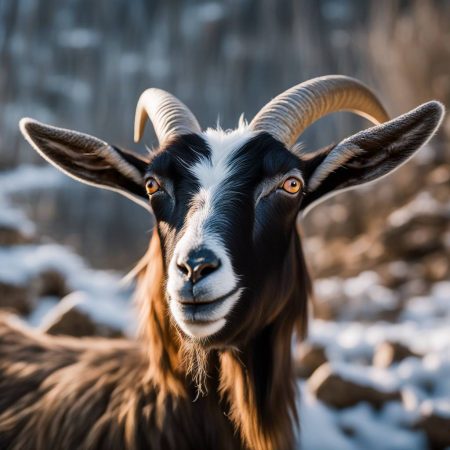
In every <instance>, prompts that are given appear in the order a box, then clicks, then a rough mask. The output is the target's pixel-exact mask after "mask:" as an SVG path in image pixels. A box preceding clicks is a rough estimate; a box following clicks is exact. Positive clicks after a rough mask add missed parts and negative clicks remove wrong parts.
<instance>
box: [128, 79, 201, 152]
mask: <svg viewBox="0 0 450 450" xmlns="http://www.w3.org/2000/svg"><path fill="white" fill-rule="evenodd" d="M147 117H148V118H149V119H150V120H151V122H152V124H153V127H154V129H155V132H156V136H157V137H158V141H159V143H160V144H163V143H164V142H165V141H166V140H167V139H168V138H169V137H171V136H174V135H180V134H189V133H200V131H201V129H200V125H199V124H198V122H197V119H196V118H195V117H194V115H193V114H192V112H191V111H190V110H189V108H188V107H187V106H186V105H185V104H184V103H182V102H180V100H178V99H177V98H175V97H174V96H173V95H172V94H169V93H168V92H166V91H163V90H162V89H154V88H153V89H147V90H146V91H144V92H143V93H142V94H141V96H140V97H139V101H138V104H137V107H136V115H135V119H134V141H135V142H139V141H140V140H141V138H142V134H143V133H144V128H145V123H146V121H147Z"/></svg>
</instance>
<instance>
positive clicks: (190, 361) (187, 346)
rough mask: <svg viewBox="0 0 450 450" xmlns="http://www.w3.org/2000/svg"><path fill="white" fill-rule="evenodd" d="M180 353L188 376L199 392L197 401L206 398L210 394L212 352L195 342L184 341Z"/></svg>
mask: <svg viewBox="0 0 450 450" xmlns="http://www.w3.org/2000/svg"><path fill="white" fill-rule="evenodd" d="M180 352H181V357H182V363H183V367H184V368H185V370H186V374H187V375H188V376H190V377H191V378H192V381H193V383H194V386H195V389H196V391H197V395H196V398H195V400H196V399H197V398H199V397H205V396H206V395H207V394H208V386H207V378H208V362H209V355H210V352H211V351H210V350H208V349H206V348H205V347H203V346H202V345H201V344H199V343H197V342H195V341H191V340H183V341H182V343H181V347H180Z"/></svg>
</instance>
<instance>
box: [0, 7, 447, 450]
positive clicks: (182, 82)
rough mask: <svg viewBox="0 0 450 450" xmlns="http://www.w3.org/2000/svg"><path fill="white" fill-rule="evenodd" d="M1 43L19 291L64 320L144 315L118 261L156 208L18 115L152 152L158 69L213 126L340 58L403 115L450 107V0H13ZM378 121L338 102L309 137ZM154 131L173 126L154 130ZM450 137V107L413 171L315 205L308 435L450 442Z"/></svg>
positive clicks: (124, 262)
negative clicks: (95, 173)
mask: <svg viewBox="0 0 450 450" xmlns="http://www.w3.org/2000/svg"><path fill="white" fill-rule="evenodd" d="M0 61H1V66H0V307H3V308H9V309H13V310H15V311H16V312H18V313H19V314H21V315H22V316H23V317H24V318H26V320H28V322H29V323H31V324H32V325H35V326H38V327H40V328H42V329H44V330H45V331H47V332H50V333H54V334H61V333H62V334H75V335H92V334H100V335H106V336H118V335H121V334H122V333H124V332H125V333H132V332H133V319H132V315H131V312H127V313H126V314H125V313H124V311H129V310H130V307H129V294H130V288H123V287H120V286H119V284H118V280H119V278H120V276H121V275H123V274H124V273H125V272H127V271H128V270H130V269H131V268H132V267H133V264H134V263H135V262H136V261H137V260H138V259H139V258H140V257H141V256H142V255H143V254H144V252H145V250H146V247H147V245H148V239H149V236H150V232H151V229H152V224H153V221H152V218H151V217H150V216H149V215H148V214H147V213H146V212H145V211H143V210H142V209H141V208H140V207H139V206H136V205H134V204H132V203H131V202H129V201H128V200H126V199H123V198H122V197H120V196H118V195H116V194H114V193H111V192H107V191H101V190H97V189H94V188H91V187H87V186H83V185H81V184H79V183H76V182H75V181H72V180H70V179H68V178H66V177H65V176H63V175H61V174H60V173H59V172H57V170H56V169H54V168H53V167H49V165H48V164H47V163H45V162H44V161H43V160H42V159H41V158H40V157H39V156H38V155H37V154H36V153H35V152H34V151H33V150H32V149H31V148H30V146H29V145H28V144H27V143H26V142H25V141H24V139H23V138H22V136H21V135H20V133H19V131H18V125H17V124H18V121H19V119H20V118H21V117H23V116H31V117H33V118H35V119H37V120H40V121H43V122H48V123H51V124H53V125H56V126H60V127H66V128H72V129H76V130H79V131H83V132H87V133H90V134H93V135H95V136H98V137H100V138H102V139H104V140H107V141H108V142H110V143H113V144H115V145H118V146H122V147H124V148H128V149H132V150H135V151H137V152H141V153H145V151H146V150H145V147H144V145H135V144H133V142H132V125H133V119H134V109H135V106H136V102H137V99H138V97H139V95H140V93H141V92H142V91H143V90H144V89H146V88H148V87H160V88H163V89H166V90H168V91H170V92H171V93H173V94H175V95H176V96H177V97H179V98H180V99H181V100H182V101H184V102H185V103H186V104H187V105H188V106H189V107H190V108H191V109H192V111H193V112H194V113H195V114H196V116H197V117H198V119H199V121H200V123H201V124H202V126H203V127H205V128H206V127H208V126H211V127H213V126H215V125H216V124H217V122H218V121H219V122H220V124H221V126H222V127H223V128H233V127H235V126H236V125H237V121H238V118H239V116H240V114H241V113H244V114H245V117H246V118H247V119H249V120H251V118H252V117H253V115H254V114H255V113H256V112H257V111H258V110H259V109H260V108H261V107H262V106H263V105H264V104H265V103H266V102H267V101H269V100H270V99H271V98H272V97H274V96H276V95H277V94H278V93H280V92H282V91H283V90H285V89H287V88H289V87H291V86H292V85H294V84H297V83H299V82H301V81H303V80H306V79H309V78H312V77H315V76H320V75H326V74H332V73H339V74H345V75H350V76H353V77H356V78H359V79H361V80H363V81H364V82H365V83H366V84H368V85H369V86H371V87H373V88H374V90H375V91H376V92H377V93H378V94H379V96H380V98H381V99H382V101H383V102H384V104H385V106H386V107H387V109H388V111H389V112H390V114H391V115H392V116H395V115H399V114H401V113H404V112H406V111H407V110H409V109H411V108H413V107H415V106H417V105H418V104H419V103H421V102H424V101H427V100H430V99H438V100H440V101H442V102H443V103H444V104H445V105H447V107H449V106H450V1H448V0H417V1H408V0H402V1H400V0H297V1H293V0H260V1H258V0H228V1H224V2H211V1H193V0H191V1H183V2H182V1H179V0H170V1H163V0H134V1H133V2H130V1H127V0H114V1H106V0H99V1H95V2H92V1H90V0H67V1H65V2H60V1H55V0H2V1H0ZM367 125H368V124H367V123H366V122H365V121H364V120H362V119H359V118H355V117H354V116H352V115H351V114H348V113H342V114H338V115H332V116H329V117H326V118H324V119H322V120H320V121H319V122H317V123H316V124H315V125H313V126H312V127H311V128H310V129H309V130H308V131H307V132H306V133H305V134H304V135H303V136H302V137H301V140H302V141H303V142H304V145H305V150H306V151H313V150H315V149H317V148H318V147H320V146H323V145H327V144H329V143H331V142H336V141H337V140H339V139H342V138H343V137H345V136H347V135H349V134H351V133H353V132H356V131H358V130H359V129H361V128H362V127H365V126H367ZM149 128H150V127H149ZM145 141H146V143H147V145H149V146H152V145H155V144H156V141H155V136H154V135H153V134H152V130H150V129H149V130H147V132H146V137H145ZM449 141H450V119H449V117H448V116H447V117H446V119H445V120H444V123H443V126H442V127H441V129H440V130H439V132H438V133H437V135H436V136H435V137H434V138H433V140H432V141H431V142H430V143H429V144H428V145H427V146H426V147H425V148H424V149H423V150H422V151H421V152H420V153H419V155H418V156H416V157H415V158H414V159H413V160H412V161H410V162H408V163H407V164H406V165H405V166H403V167H402V168H401V169H400V170H399V171H397V172H396V173H395V175H392V176H389V177H388V178H385V179H383V180H382V181H380V182H378V183H376V184H373V185H371V186H369V187H365V188H363V189H360V190H357V191H352V192H348V193H345V194H342V195H340V196H338V197H336V198H334V199H331V200H329V201H327V202H326V203H323V204H322V205H320V206H319V207H317V208H316V209H315V210H313V211H312V212H311V213H310V214H309V215H308V217H307V218H306V219H305V220H304V221H303V222H302V223H301V226H302V227H303V229H304V234H305V249H306V253H307V259H308V260H309V262H310V265H311V270H312V272H313V275H314V278H315V280H316V301H315V320H314V321H313V322H312V326H311V329H310V337H309V339H308V341H307V342H306V343H304V344H302V345H301V346H299V347H298V348H297V349H296V355H297V359H298V362H299V380H300V381H299V383H300V385H301V388H302V391H303V396H302V402H303V403H302V408H303V409H304V411H302V412H303V414H302V418H303V432H304V433H303V438H302V439H303V441H304V442H303V444H304V448H306V449H315V450H322V449H323V450H326V449H330V450H331V449H333V450H336V449H338V450H339V449H341V448H342V449H360V448H365V449H426V448H445V447H446V446H449V447H450V281H449V280H450V262H449V261H450V258H449V256H450V220H449V219H450V165H449V163H450V148H449ZM124 330H125V331H124ZM336 383H337V384H336ZM324 427H326V428H327V429H328V430H329V433H323V432H321V430H323V429H324ZM380 433H382V434H383V436H386V439H385V440H384V442H380V440H379V437H380Z"/></svg>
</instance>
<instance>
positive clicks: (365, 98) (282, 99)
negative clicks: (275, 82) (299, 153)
mask: <svg viewBox="0 0 450 450" xmlns="http://www.w3.org/2000/svg"><path fill="white" fill-rule="evenodd" d="M338 111H351V112H354V113H356V114H358V115H360V116H363V117H365V118H367V119H369V120H370V121H372V122H373V123H375V124H379V123H382V122H385V121H387V120H389V116H388V114H387V113H386V111H385V109H384V107H383V106H382V104H381V103H380V101H379V100H378V98H377V97H376V95H375V94H374V93H373V92H372V91H371V90H370V89H369V88H368V87H367V86H365V85H364V84H363V83H361V82H360V81H358V80H356V79H354V78H350V77H346V76H343V75H328V76H325V77H318V78H313V79H312V80H309V81H305V82H304V83H300V84H298V85H297V86H294V87H292V88H291V89H288V90H287V91H285V92H283V93H282V94H280V95H278V96H277V97H275V98H274V99H273V100H272V101H270V102H269V103H267V105H266V106H264V107H263V108H262V109H261V111H259V113H258V114H257V115H256V116H255V118H254V119H253V120H252V122H251V123H250V128H251V129H252V130H254V131H266V132H268V133H270V134H271V135H272V136H273V137H274V138H276V139H278V140H279V141H281V142H282V143H283V144H284V145H286V147H288V148H289V147H291V146H292V145H293V144H295V141H296V140H297V139H298V137H299V136H300V135H301V134H302V133H303V131H304V130H305V129H306V128H307V127H308V126H310V125H311V124H312V123H313V122H315V121H316V120H318V119H320V118H321V117H323V116H325V115H327V114H330V113H333V112H338Z"/></svg>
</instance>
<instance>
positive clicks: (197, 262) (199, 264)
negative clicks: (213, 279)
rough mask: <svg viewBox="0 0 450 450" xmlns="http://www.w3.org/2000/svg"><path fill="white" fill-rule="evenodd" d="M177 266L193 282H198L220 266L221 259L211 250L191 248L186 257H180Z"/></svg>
mask: <svg viewBox="0 0 450 450" xmlns="http://www.w3.org/2000/svg"><path fill="white" fill-rule="evenodd" d="M177 266H178V269H179V270H180V272H182V273H183V274H184V275H186V276H187V277H188V278H189V279H190V280H191V281H192V283H197V281H200V280H201V279H202V278H205V277H207V276H208V275H209V274H211V273H213V272H214V271H215V270H217V269H218V268H219V267H220V259H219V258H218V257H217V256H216V255H215V254H214V253H213V252H212V251H211V250H209V249H207V248H200V249H196V250H191V251H190V252H189V253H188V254H187V256H186V257H185V258H180V259H178V261H177Z"/></svg>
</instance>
